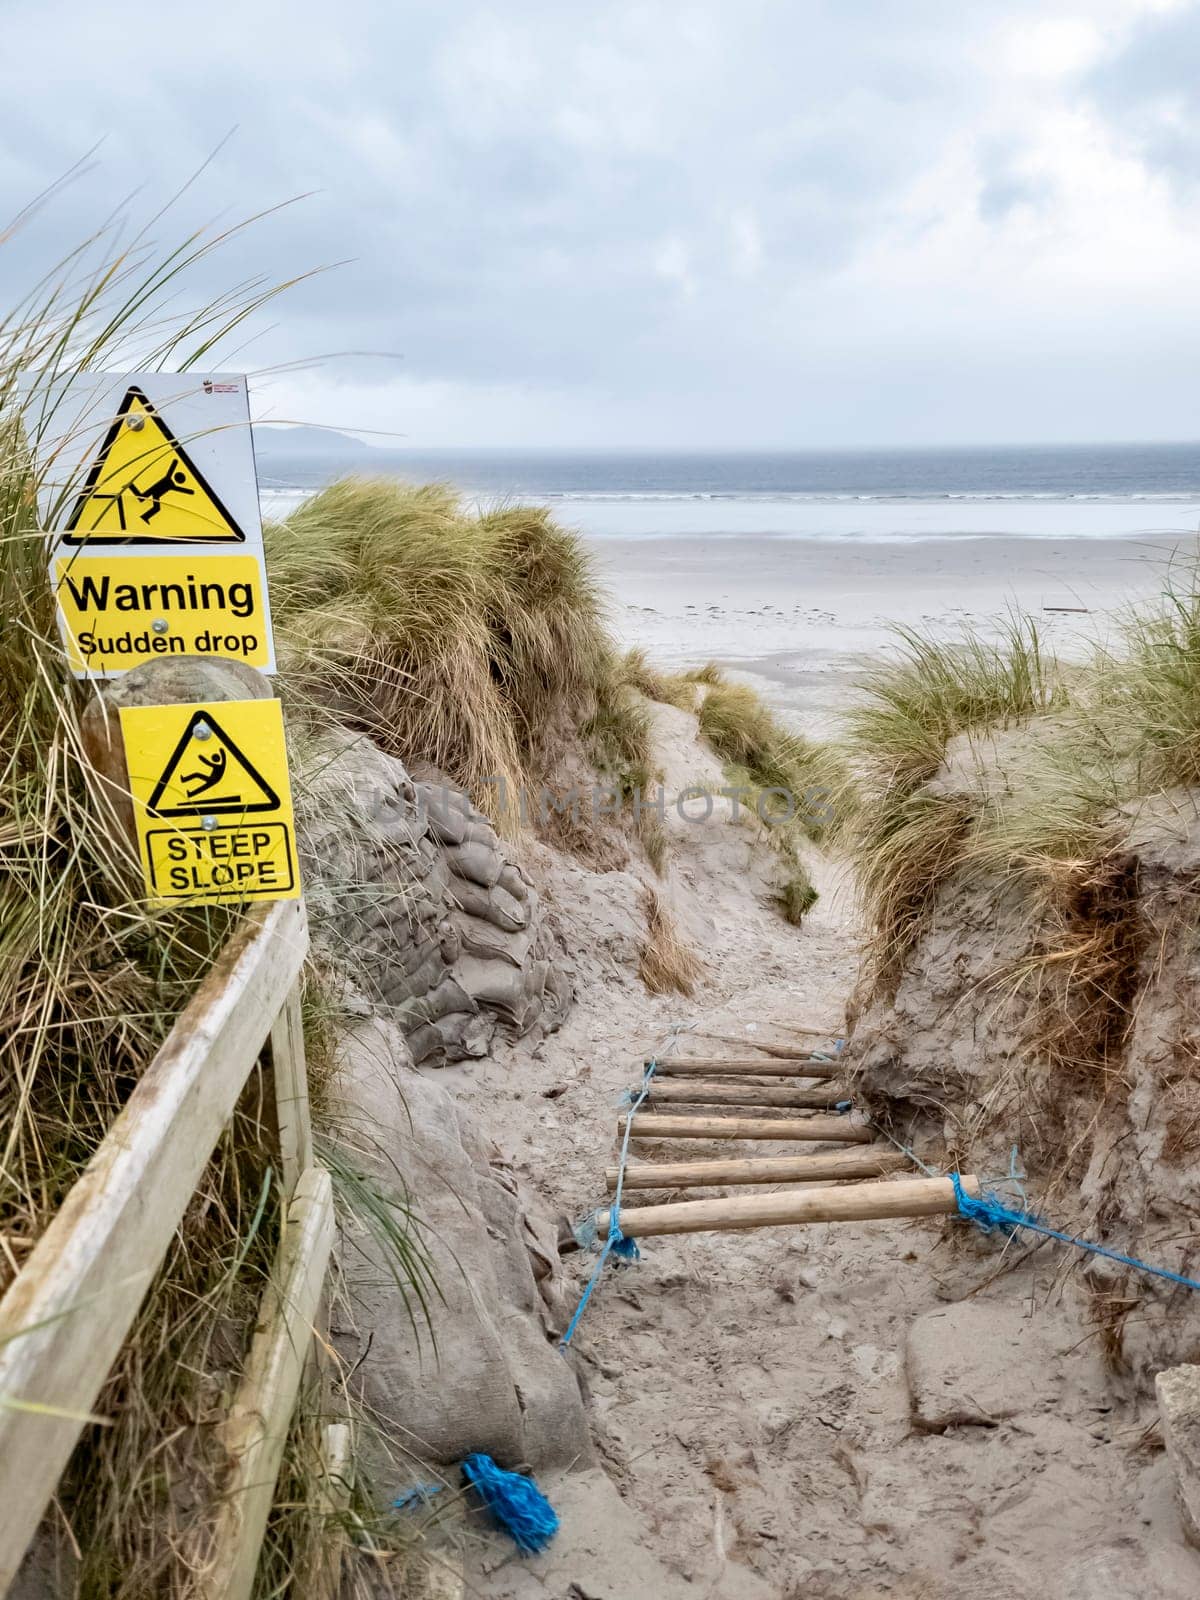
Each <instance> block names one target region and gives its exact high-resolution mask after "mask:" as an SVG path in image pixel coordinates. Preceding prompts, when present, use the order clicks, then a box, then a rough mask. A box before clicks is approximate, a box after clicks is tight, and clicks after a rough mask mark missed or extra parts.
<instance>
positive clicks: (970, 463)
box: [258, 435, 1200, 542]
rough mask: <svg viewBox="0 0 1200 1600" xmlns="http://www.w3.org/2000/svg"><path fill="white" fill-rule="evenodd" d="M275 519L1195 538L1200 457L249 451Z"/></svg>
mask: <svg viewBox="0 0 1200 1600" xmlns="http://www.w3.org/2000/svg"><path fill="white" fill-rule="evenodd" d="M258 452H259V480H260V489H261V493H262V498H263V505H264V512H265V514H266V515H268V516H272V517H279V516H282V515H286V513H287V511H288V510H289V509H291V508H292V507H293V506H295V505H297V504H299V503H300V501H302V500H303V499H305V498H306V497H307V496H309V495H311V494H312V493H314V492H315V491H317V490H319V489H320V488H321V487H323V486H324V485H325V484H327V483H329V482H331V481H333V480H334V479H336V478H338V477H341V476H343V475H345V474H346V473H348V472H354V473H369V474H371V475H375V476H384V477H396V478H400V479H403V480H406V481H410V482H418V483H425V482H431V481H441V482H445V483H449V484H451V485H453V486H454V487H455V488H457V489H459V490H460V491H461V492H462V494H463V495H464V497H465V498H466V499H467V500H468V501H469V502H471V503H472V504H479V505H489V504H496V503H503V502H506V501H513V500H532V501H536V502H539V503H544V504H546V505H549V506H551V507H553V508H554V510H555V512H556V514H557V515H558V517H559V518H560V519H561V520H562V521H563V522H565V523H568V524H570V525H572V526H574V527H577V528H579V529H580V530H581V531H582V532H583V533H585V534H587V535H589V536H591V537H593V538H597V539H604V538H638V539H645V538H656V537H664V538H672V537H688V536H691V537H725V538H737V537H740V536H744V535H758V536H766V537H777V538H781V539H788V538H792V539H816V540H825V539H828V540H863V541H884V542H893V541H900V542H911V541H924V540H929V539H944V538H956V539H957V538H966V539H970V538H988V537H995V536H1000V537H1014V538H1053V539H1065V538H1082V539H1095V538H1109V537H1112V538H1142V537H1146V538H1154V537H1160V536H1180V535H1187V534H1195V533H1196V532H1197V530H1198V529H1200V443H1194V444H1115V445H1071V446H1037V447H1015V446H1005V447H997V448H987V449H984V448H973V449H953V450H950V449H944V450H838V451H771V452H765V451H764V452H695V453H689V452H668V451H650V450H646V451H632V450H631V451H619V452H608V451H566V450H563V451H501V450H478V451H465V450H464V451H459V450H426V451H419V450H393V449H380V448H375V447H370V448H367V447H364V448H363V450H362V451H361V452H358V451H354V450H351V451H347V450H345V449H343V448H339V449H338V450H336V451H334V450H331V451H329V453H328V454H323V453H322V452H321V451H320V450H319V449H318V450H315V451H308V452H305V453H303V454H301V453H299V452H296V453H294V454H291V455H289V454H288V453H287V452H286V451H281V450H278V449H276V448H274V447H272V445H271V443H270V436H269V435H267V438H266V439H265V440H263V441H262V442H260V443H259V445H258Z"/></svg>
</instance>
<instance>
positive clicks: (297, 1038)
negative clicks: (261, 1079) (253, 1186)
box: [271, 979, 313, 1200]
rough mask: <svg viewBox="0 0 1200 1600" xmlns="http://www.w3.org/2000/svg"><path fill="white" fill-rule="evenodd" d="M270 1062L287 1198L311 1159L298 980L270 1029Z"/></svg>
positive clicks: (311, 1150) (290, 1195)
mask: <svg viewBox="0 0 1200 1600" xmlns="http://www.w3.org/2000/svg"><path fill="white" fill-rule="evenodd" d="M271 1062H272V1065H273V1067H274V1071H275V1115H276V1117H277V1118H278V1120H279V1159H280V1164H281V1166H282V1173H281V1176H282V1179H283V1192H284V1196H285V1198H286V1199H289V1200H290V1199H291V1197H292V1195H293V1194H295V1192H296V1185H297V1183H298V1182H299V1181H300V1174H301V1173H302V1172H307V1171H308V1169H309V1167H311V1166H312V1162H313V1146H312V1124H311V1122H310V1120H309V1112H308V1071H307V1067H306V1065H305V1059H304V1022H303V1020H302V1018H301V1015H300V982H299V979H297V981H296V982H295V983H294V984H293V985H292V987H291V989H290V990H289V991H288V997H287V999H286V1000H285V1001H284V1003H283V1009H282V1010H281V1011H280V1013H279V1015H278V1016H277V1017H276V1019H275V1022H274V1025H273V1026H272V1028H271Z"/></svg>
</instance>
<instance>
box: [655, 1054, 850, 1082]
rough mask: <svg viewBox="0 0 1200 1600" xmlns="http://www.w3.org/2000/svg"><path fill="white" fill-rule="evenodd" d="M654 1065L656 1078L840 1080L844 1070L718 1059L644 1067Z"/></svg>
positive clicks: (825, 1064)
mask: <svg viewBox="0 0 1200 1600" xmlns="http://www.w3.org/2000/svg"><path fill="white" fill-rule="evenodd" d="M651 1062H653V1063H654V1067H655V1077H664V1078H687V1077H693V1078H723V1077H740V1076H741V1074H742V1073H745V1072H749V1073H753V1074H757V1076H758V1077H760V1078H836V1077H837V1075H838V1073H839V1072H840V1071H841V1070H842V1069H841V1066H840V1065H839V1063H838V1062H836V1061H809V1060H808V1059H807V1058H806V1059H805V1060H803V1061H772V1060H766V1061H747V1060H742V1061H734V1060H730V1061H722V1060H721V1059H720V1058H719V1057H718V1056H664V1057H663V1058H662V1060H658V1059H657V1058H656V1057H654V1056H647V1057H646V1059H645V1061H643V1063H642V1066H643V1067H648V1066H649V1065H650V1064H651Z"/></svg>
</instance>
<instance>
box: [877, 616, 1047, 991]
mask: <svg viewBox="0 0 1200 1600" xmlns="http://www.w3.org/2000/svg"><path fill="white" fill-rule="evenodd" d="M896 638H897V648H896V650H895V651H894V652H893V654H892V655H891V657H890V658H889V659H887V660H885V661H884V662H882V663H881V664H879V665H878V666H875V667H872V668H871V669H870V671H869V672H868V673H867V674H866V675H865V676H864V678H863V680H862V682H861V685H860V688H861V691H862V694H863V700H862V703H861V704H860V705H859V706H858V707H857V708H856V709H855V710H854V712H853V713H852V715H851V717H850V719H849V724H850V726H849V748H850V756H851V760H852V762H853V764H854V767H855V770H856V773H857V775H858V779H859V785H860V788H859V794H860V803H859V805H858V807H857V809H856V812H855V815H854V818H853V820H852V823H851V825H850V827H849V828H848V830H847V834H846V842H847V846H848V849H849V852H850V854H851V857H852V859H853V861H854V864H855V867H856V868H857V874H858V883H859V890H860V893H861V895H862V899H863V903H864V907H865V910H866V916H867V922H868V928H869V932H870V936H871V944H870V948H869V953H868V980H867V988H868V989H869V990H874V989H876V988H878V987H879V986H881V985H884V984H886V983H888V982H890V981H892V980H894V979H895V977H896V976H897V975H898V972H899V969H900V965H901V964H902V962H903V959H904V956H905V954H906V953H907V951H908V950H909V949H910V948H911V946H912V943H913V941H914V940H915V939H916V937H917V936H918V935H919V933H920V932H921V930H922V928H923V926H924V923H925V918H926V915H927V913H928V911H929V910H930V909H931V907H932V906H933V904H934V901H935V900H936V897H937V895H938V893H939V891H940V889H941V888H942V887H943V885H944V883H945V880H946V877H947V875H948V874H950V873H952V872H953V871H954V870H955V869H956V868H957V867H959V866H960V865H961V864H962V862H963V859H964V856H965V854H966V853H967V850H968V845H969V841H971V839H972V832H973V827H974V822H975V819H976V815H977V807H976V806H975V805H973V804H972V803H971V802H969V801H968V800H967V799H966V798H965V797H964V796H963V795H961V794H959V793H955V792H937V791H935V790H931V789H930V788H928V787H927V785H928V783H929V780H930V779H932V778H933V777H934V776H935V774H936V773H937V772H938V770H939V768H940V767H941V765H942V762H943V760H944V759H945V756H946V750H947V746H948V745H949V744H950V741H951V740H952V739H954V738H955V737H956V736H957V735H960V734H964V733H970V732H972V731H978V730H982V729H993V728H996V727H1003V726H1007V725H1013V724H1016V723H1022V722H1026V721H1028V719H1030V718H1031V717H1035V716H1039V715H1044V714H1047V713H1049V712H1051V711H1053V710H1055V709H1057V708H1062V707H1065V706H1066V704H1067V691H1066V684H1065V678H1064V675H1063V673H1062V670H1061V668H1060V667H1059V665H1058V662H1057V661H1056V659H1055V658H1054V657H1053V656H1052V655H1051V654H1049V653H1048V652H1047V651H1046V648H1045V645H1044V643H1043V640H1042V638H1041V635H1040V633H1039V631H1038V629H1037V626H1036V624H1035V623H1034V622H1033V621H1032V620H1030V619H1028V618H1024V617H1019V616H1011V617H1009V618H1007V619H1006V620H1005V621H1003V622H1002V623H1000V624H999V625H998V626H997V628H996V630H995V637H994V638H984V637H981V636H976V635H966V636H965V637H963V638H961V639H959V640H956V641H951V642H945V641H942V640H938V639H934V638H931V637H928V636H926V635H923V634H921V633H919V632H917V631H915V630H912V629H908V628H899V629H897V630H896Z"/></svg>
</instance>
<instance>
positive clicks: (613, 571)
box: [589, 533, 1194, 731]
mask: <svg viewBox="0 0 1200 1600" xmlns="http://www.w3.org/2000/svg"><path fill="white" fill-rule="evenodd" d="M589 543H590V544H591V547H592V549H593V551H594V552H595V555H596V559H597V562H598V564H599V566H600V570H601V572H602V573H603V576H604V579H605V581H606V583H607V584H608V585H609V587H610V589H611V591H612V593H613V595H614V599H615V610H614V623H615V625H616V627H617V630H618V632H619V634H620V636H621V638H622V639H623V640H624V642H625V643H627V644H629V645H640V646H642V647H644V648H645V650H646V651H647V653H648V654H649V655H650V657H651V659H652V660H654V661H656V662H659V663H661V664H662V665H663V666H669V667H677V666H695V665H698V664H700V663H701V662H703V661H708V660H716V661H719V662H720V663H721V664H722V665H723V666H725V667H727V668H729V669H731V670H732V672H733V673H734V674H735V675H736V676H739V677H743V678H745V679H746V680H747V681H749V682H752V683H753V684H754V685H755V687H757V688H758V689H759V690H760V692H761V693H762V694H763V696H764V697H765V698H766V699H767V700H768V701H769V702H770V704H771V705H772V706H773V707H774V708H775V709H776V710H778V711H780V712H783V713H786V714H788V715H789V716H790V717H792V718H793V719H795V720H796V721H797V722H798V724H801V725H803V726H804V727H806V728H808V729H810V730H811V731H828V730H831V729H833V728H835V727H836V724H837V722H838V719H839V716H840V713H841V712H842V711H843V710H844V708H845V706H846V704H847V703H848V700H849V699H850V697H851V696H852V694H853V692H854V681H855V678H856V676H857V674H858V672H859V671H860V670H861V666H862V663H863V661H864V659H865V658H867V657H869V656H870V655H872V654H874V653H876V652H878V651H880V650H883V649H885V648H886V647H887V644H888V641H889V637H890V633H891V629H892V627H893V625H894V624H896V623H900V624H903V625H905V626H909V627H917V628H922V629H928V630H932V631H934V632H936V633H938V634H940V635H944V636H948V637H949V636H953V635H954V634H955V633H956V632H958V631H959V630H960V629H961V628H963V627H964V626H970V627H972V628H976V629H986V628H987V626H988V624H989V622H990V621H991V620H992V619H994V618H996V617H1001V616H1003V615H1004V614H1005V613H1006V612H1008V611H1010V610H1012V609H1014V608H1016V609H1019V610H1022V611H1025V612H1027V613H1029V614H1030V615H1032V616H1034V617H1036V618H1037V621H1038V624H1039V626H1040V627H1042V628H1044V630H1045V633H1046V636H1047V638H1048V639H1049V640H1050V641H1052V642H1053V644H1054V646H1055V648H1056V649H1058V650H1059V651H1061V652H1062V653H1063V654H1066V655H1077V654H1081V653H1083V652H1084V651H1085V650H1086V649H1087V647H1088V643H1089V642H1090V641H1092V640H1096V639H1103V638H1104V637H1105V634H1106V632H1107V631H1108V630H1109V629H1110V628H1111V625H1112V622H1113V619H1114V618H1115V617H1117V616H1118V615H1119V614H1120V613H1121V612H1122V611H1123V610H1125V609H1126V608H1128V607H1129V606H1130V605H1133V604H1137V603H1138V602H1145V601H1148V600H1150V599H1152V598H1153V597H1154V596H1156V595H1157V594H1159V593H1160V592H1161V590H1162V587H1163V584H1164V582H1165V581H1166V580H1167V578H1168V575H1169V568H1170V565H1171V562H1172V559H1174V560H1176V561H1181V560H1183V559H1184V557H1185V556H1186V554H1187V552H1188V551H1189V550H1194V543H1193V541H1191V540H1180V538H1179V537H1178V536H1177V535H1171V534H1163V535H1155V536H1149V537H1145V538H1138V539H1123V538H1115V537H1102V538H1087V537H1074V538H1044V537H1012V536H1003V535H994V536H974V537H963V536H961V535H958V536H954V537H947V538H927V539H917V540H884V539H879V540H866V539H856V540H836V539H827V538H824V539H818V538H807V539H806V538H796V537H786V538H785V537H772V536H764V535H754V534H748V533H743V534H740V535H739V536H738V537H736V538H729V537H714V536H693V537H690V538H681V537H680V536H679V535H674V536H671V537H660V538H644V537H625V538H621V537H616V538H614V537H610V536H595V535H593V536H591V537H590V539H589ZM1047 608H1064V609H1059V610H1055V609H1047ZM1065 608H1070V609H1065Z"/></svg>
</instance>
